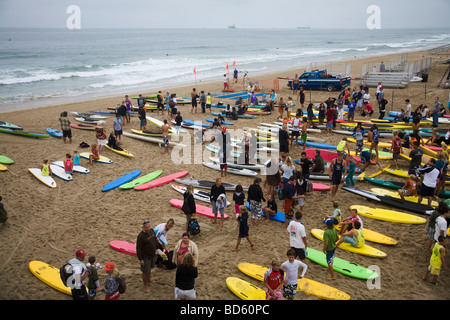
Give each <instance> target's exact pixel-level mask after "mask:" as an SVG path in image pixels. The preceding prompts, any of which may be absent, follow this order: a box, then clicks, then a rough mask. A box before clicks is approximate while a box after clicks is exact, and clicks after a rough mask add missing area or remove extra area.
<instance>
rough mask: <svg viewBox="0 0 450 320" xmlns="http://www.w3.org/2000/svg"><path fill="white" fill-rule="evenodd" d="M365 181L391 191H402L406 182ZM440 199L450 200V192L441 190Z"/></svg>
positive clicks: (373, 179) (369, 178)
mask: <svg viewBox="0 0 450 320" xmlns="http://www.w3.org/2000/svg"><path fill="white" fill-rule="evenodd" d="M364 179H365V180H367V181H369V182H372V183H373V184H376V185H379V186H383V187H385V188H389V189H393V190H398V189H401V188H403V186H404V185H405V183H404V182H400V181H393V180H383V179H376V178H371V177H364ZM439 197H440V198H450V191H448V190H441V193H440V194H439Z"/></svg>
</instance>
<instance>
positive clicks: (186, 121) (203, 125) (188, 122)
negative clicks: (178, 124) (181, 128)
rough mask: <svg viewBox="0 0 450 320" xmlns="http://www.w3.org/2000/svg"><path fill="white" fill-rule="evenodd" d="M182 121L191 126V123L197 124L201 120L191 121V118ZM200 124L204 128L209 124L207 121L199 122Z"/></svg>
mask: <svg viewBox="0 0 450 320" xmlns="http://www.w3.org/2000/svg"><path fill="white" fill-rule="evenodd" d="M183 123H185V124H188V125H191V126H193V125H198V124H199V123H201V122H200V121H193V120H183ZM201 125H202V127H204V128H209V124H207V123H201Z"/></svg>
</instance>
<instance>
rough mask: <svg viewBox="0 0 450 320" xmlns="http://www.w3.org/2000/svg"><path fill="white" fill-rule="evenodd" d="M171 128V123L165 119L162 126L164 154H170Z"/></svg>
mask: <svg viewBox="0 0 450 320" xmlns="http://www.w3.org/2000/svg"><path fill="white" fill-rule="evenodd" d="M169 129H170V125H169V124H168V123H167V120H166V119H165V120H164V124H163V125H162V127H161V133H162V139H163V142H164V154H169Z"/></svg>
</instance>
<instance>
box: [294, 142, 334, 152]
mask: <svg viewBox="0 0 450 320" xmlns="http://www.w3.org/2000/svg"><path fill="white" fill-rule="evenodd" d="M298 144H299V145H303V143H302V142H301V141H298ZM306 146H307V147H313V148H319V149H332V150H336V149H337V146H334V145H332V144H325V143H317V142H311V141H306Z"/></svg>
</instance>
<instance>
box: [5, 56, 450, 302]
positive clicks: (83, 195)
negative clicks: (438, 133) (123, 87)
mask: <svg viewBox="0 0 450 320" xmlns="http://www.w3.org/2000/svg"><path fill="white" fill-rule="evenodd" d="M396 56H398V54H397V55H391V56H382V57H380V56H379V57H367V58H361V59H355V60H352V61H351V62H352V70H353V75H352V76H353V77H354V78H359V77H360V72H361V66H362V65H363V64H364V63H367V62H370V63H373V64H374V65H377V66H378V65H379V63H380V61H385V62H386V61H388V60H390V59H392V58H394V57H396ZM424 57H425V58H426V57H432V58H433V64H432V68H431V71H430V72H429V77H428V82H426V83H423V82H416V83H410V84H409V85H408V86H407V88H405V89H389V88H388V89H385V92H386V98H387V99H388V101H389V104H388V107H387V111H390V110H400V108H401V107H403V106H404V100H405V99H407V98H409V99H410V100H411V103H412V105H413V109H415V108H416V107H417V106H419V105H420V104H427V105H428V107H429V108H431V107H432V105H433V103H434V97H436V96H439V97H440V101H441V102H442V103H443V104H444V106H447V102H448V94H449V92H450V91H449V90H448V89H443V88H442V87H439V88H438V87H437V85H438V83H439V81H440V80H441V77H442V75H443V73H444V71H445V70H446V68H447V65H445V64H442V60H443V59H445V58H448V55H428V53H427V52H426V51H421V52H411V53H409V54H408V60H409V61H417V60H421V59H423V58H424ZM302 71H303V70H287V71H283V72H276V73H271V74H264V75H257V76H254V75H249V79H248V80H250V81H259V82H260V83H261V84H263V86H264V88H263V89H264V91H266V92H267V91H270V90H271V89H272V87H273V80H274V79H275V78H276V77H278V76H280V77H284V76H293V75H294V74H295V73H299V74H300V73H301V72H302ZM231 77H232V75H231V74H230V78H231ZM194 86H195V87H196V89H197V91H198V92H200V91H201V90H204V91H205V92H211V93H221V90H222V79H221V78H220V79H217V81H211V82H207V83H205V82H198V83H196V84H189V85H186V86H182V87H176V88H166V87H165V88H158V89H156V90H153V89H152V90H149V91H146V92H144V91H142V92H130V93H129V94H128V95H129V96H130V97H133V96H135V95H138V94H139V93H142V94H143V95H147V94H153V93H156V92H157V91H158V90H161V91H162V92H166V91H167V90H168V91H170V92H171V93H174V92H175V93H176V94H177V96H182V97H190V92H191V90H192V88H193V87H194ZM234 86H235V89H236V91H241V89H242V79H240V80H239V83H238V84H237V85H234ZM356 86H359V81H358V80H354V81H352V85H351V87H352V88H353V87H356ZM279 87H280V90H279V92H278V97H283V98H285V99H287V97H288V96H290V95H291V94H292V91H291V90H289V89H288V87H287V86H286V81H285V80H279ZM371 90H372V93H373V95H374V93H375V89H371ZM338 94H339V92H337V91H335V92H332V93H328V92H326V91H323V92H321V91H312V92H311V94H309V92H308V94H307V98H306V102H307V103H309V102H310V99H311V102H312V103H318V102H323V101H325V100H327V98H328V97H335V98H337V96H338ZM122 100H123V96H113V97H106V98H101V99H95V100H88V101H79V102H73V103H68V104H64V105H51V106H45V107H39V108H32V109H27V110H20V111H17V112H14V111H8V112H4V113H1V114H0V120H2V121H6V122H9V123H13V124H17V125H20V126H22V127H23V128H24V131H27V132H39V133H45V130H46V128H49V127H50V128H55V129H57V130H60V124H59V120H58V119H59V115H60V113H61V112H62V111H68V112H70V111H77V112H89V111H106V108H107V107H110V106H116V105H117V103H120V102H121V101H122ZM220 100H222V101H223V102H224V103H234V100H227V99H220ZM216 102H217V99H214V98H213V103H216ZM294 102H296V103H298V101H296V100H294ZM199 109H200V108H199ZM178 110H179V111H181V114H182V116H183V118H184V119H192V120H203V122H205V121H204V120H205V119H206V118H209V117H211V116H210V115H209V114H208V113H207V114H201V113H199V112H200V110H199V111H198V113H197V114H195V115H192V114H190V105H188V104H186V105H184V106H181V107H179V109H178ZM375 110H377V108H375ZM213 111H217V110H214V109H213ZM148 115H149V116H153V117H156V118H158V119H160V120H163V119H165V118H167V115H166V114H164V116H162V115H161V114H160V115H156V114H155V113H150V112H149V113H148ZM277 116H278V113H277V111H276V110H275V111H274V112H272V114H271V115H264V116H257V117H256V118H255V119H248V120H247V119H239V120H237V121H235V124H234V126H233V129H236V128H255V127H256V126H258V125H259V123H261V122H273V121H275V120H276V119H277ZM377 116H378V115H377V111H375V114H374V117H377ZM69 117H70V119H71V121H72V123H77V121H76V120H75V116H73V115H70V114H69ZM357 119H362V118H361V117H360V116H357ZM112 120H113V117H112V116H108V119H106V122H107V125H106V129H107V132H110V131H111V130H112ZM440 127H442V125H440ZM130 129H139V122H138V119H137V117H136V116H134V117H131V123H130V124H126V125H125V127H124V131H128V132H129V131H130ZM148 129H149V130H153V131H156V130H158V128H156V127H155V126H152V125H150V124H149V125H148ZM324 131H325V130H322V133H321V134H310V136H312V137H320V138H323V139H326V140H327V142H326V143H329V144H337V142H338V141H339V140H340V139H341V138H342V136H341V135H338V134H332V135H326V133H325V132H324ZM72 134H73V143H72V144H64V143H63V141H62V139H58V138H55V137H50V138H48V139H34V138H29V137H21V136H14V135H10V134H3V133H1V134H0V154H4V155H6V156H8V157H10V158H12V159H13V160H14V161H15V163H14V164H12V165H8V170H7V171H4V172H0V181H1V183H0V195H1V196H2V197H3V201H2V202H3V204H4V206H5V209H6V210H7V212H8V217H9V219H8V223H9V226H7V227H5V226H0V237H1V239H2V244H3V245H2V246H1V247H0V256H1V257H2V259H0V261H1V262H0V267H1V269H2V270H3V272H2V273H1V274H0V287H1V290H0V299H2V300H70V299H71V297H70V296H68V295H65V294H63V293H60V292H58V291H56V290H54V289H52V288H51V287H49V286H47V285H46V284H45V283H43V282H41V281H39V280H38V279H37V278H36V277H35V276H34V275H33V274H32V273H31V272H30V271H29V270H28V263H29V262H30V261H32V260H40V261H43V262H46V263H49V264H50V265H53V266H56V267H60V266H61V265H62V264H64V263H65V262H66V261H67V260H68V259H70V258H73V257H74V254H75V251H76V250H78V249H84V250H85V252H86V253H87V255H88V256H91V255H94V256H96V258H97V261H98V262H99V263H100V264H101V265H102V266H105V264H106V263H107V262H110V261H112V262H114V264H115V265H116V267H117V269H118V270H119V271H120V272H121V273H122V274H124V275H126V276H127V284H128V287H127V291H126V293H124V294H123V295H122V297H121V298H122V299H123V300H173V299H174V287H175V270H165V269H162V268H155V269H153V270H152V278H153V279H154V280H156V282H155V283H154V284H152V285H151V292H150V293H146V292H144V289H143V284H142V279H141V271H140V269H139V263H138V260H137V258H136V257H133V256H131V255H127V254H124V253H121V252H118V251H115V250H113V249H111V248H110V247H109V242H110V241H112V240H124V241H131V242H135V241H136V237H137V235H138V233H139V232H140V231H141V226H142V221H143V220H150V221H151V225H152V226H156V225H158V224H160V223H163V222H166V221H167V220H168V219H169V218H173V219H174V220H175V226H174V228H173V229H172V230H171V231H170V232H169V234H168V248H169V249H173V247H174V246H175V244H176V242H177V241H178V240H179V239H180V238H181V235H182V233H183V232H184V230H185V226H184V223H185V215H184V214H183V213H182V211H181V210H179V209H177V208H175V207H173V206H171V205H170V204H169V200H170V199H173V198H175V199H182V195H181V194H180V193H178V192H176V191H174V190H173V189H172V187H171V184H166V185H163V186H160V187H157V188H153V189H150V190H145V191H135V190H119V189H115V190H111V191H108V192H102V190H101V189H102V187H103V186H104V185H105V184H107V183H109V182H110V181H112V180H114V179H116V178H118V177H120V176H122V175H124V174H126V173H128V172H130V171H133V170H141V171H142V175H143V174H146V173H149V172H152V171H155V170H159V169H161V170H163V175H168V174H171V173H174V172H178V171H182V170H188V171H189V174H188V176H187V177H194V178H195V179H203V180H211V181H212V180H215V179H216V178H217V177H219V176H220V172H218V171H214V170H212V169H209V168H206V167H205V166H203V165H201V164H195V165H190V164H181V165H174V164H173V162H172V160H171V157H170V155H164V154H163V148H161V147H160V146H158V144H154V143H149V142H146V141H141V140H136V139H132V138H129V137H123V147H124V148H125V149H126V150H128V151H129V152H131V153H132V154H134V155H135V158H127V157H123V156H121V155H119V154H116V153H113V152H111V151H109V150H105V151H104V155H105V156H107V157H108V158H110V159H112V160H113V161H114V163H113V164H100V163H94V164H93V165H92V166H89V164H88V161H87V160H84V159H82V162H81V165H82V166H85V167H88V168H89V169H90V170H91V173H89V174H77V173H75V174H74V179H73V181H71V182H66V181H63V180H61V179H58V178H55V181H56V182H57V184H58V185H57V187H56V188H55V189H50V188H48V187H47V186H45V185H44V184H42V183H40V182H39V181H38V180H37V179H36V178H34V177H33V176H32V175H31V174H30V173H29V172H28V170H27V169H28V168H32V167H40V165H41V163H42V160H43V159H49V161H57V160H63V159H64V157H65V154H66V153H68V152H69V153H73V151H74V150H78V151H79V152H83V151H85V149H82V148H80V147H79V144H80V143H81V142H83V141H84V142H87V143H88V144H93V143H96V140H95V134H94V132H92V131H89V130H79V129H72ZM387 140H388V139H387V138H383V139H382V141H387ZM300 153H301V148H300V147H297V148H291V152H290V155H291V157H292V159H294V160H297V159H299V158H300ZM391 162H392V161H391V160H381V165H382V166H383V167H386V166H387V165H388V164H389V163H391ZM399 166H400V168H403V169H406V168H407V167H408V162H407V161H406V160H404V159H400V160H399ZM376 171H377V169H376V168H375V167H371V168H369V169H368V175H369V174H372V173H375V172H376ZM379 177H380V178H382V179H391V180H399V181H402V180H401V178H396V177H394V176H391V175H388V174H387V173H383V174H382V175H380V176H379ZM252 180H253V179H252V178H250V177H244V176H238V175H232V174H229V176H228V177H226V178H223V180H222V181H224V182H229V183H235V184H238V183H240V184H242V185H250V184H251V183H252ZM316 182H320V183H324V184H330V182H329V181H325V182H323V181H316ZM356 187H357V188H360V189H363V190H369V189H370V188H372V187H373V185H370V184H368V182H356ZM227 197H228V199H229V201H232V192H227ZM337 201H338V202H339V204H340V208H341V210H342V212H343V215H344V217H346V216H348V215H349V214H350V211H349V206H350V205H353V204H359V205H369V206H373V207H375V206H377V207H383V208H387V209H389V208H388V207H386V206H383V205H378V204H375V203H370V202H367V201H366V200H365V199H364V198H362V197H356V196H354V195H352V194H350V193H348V192H345V191H343V190H339V191H338V194H337ZM197 204H199V205H206V206H209V205H208V204H205V203H202V202H200V201H198V200H197ZM282 205H283V204H282V201H279V200H278V208H279V209H280V208H282ZM391 209H393V208H391ZM332 211H333V206H332V201H331V194H330V192H327V193H321V192H319V191H313V192H311V193H309V194H308V195H307V198H306V202H305V207H304V211H303V219H302V221H303V224H304V226H305V228H306V233H307V241H308V247H311V248H315V249H319V250H320V249H321V248H322V242H321V241H320V240H318V239H316V238H315V237H314V236H313V235H312V234H311V229H313V228H322V227H323V223H322V221H323V219H322V218H323V216H324V215H326V214H331V213H332ZM226 213H227V214H229V215H230V216H231V217H230V218H229V219H228V220H227V221H225V222H224V226H223V228H220V226H219V224H212V223H211V222H212V219H209V218H206V217H201V216H199V217H198V218H199V222H200V227H201V235H200V236H195V237H193V238H191V239H192V241H194V242H195V243H196V244H197V246H198V248H199V265H198V272H199V276H198V278H197V280H196V283H195V287H196V290H197V297H198V299H199V300H237V299H238V298H237V297H236V296H235V295H234V294H233V293H232V292H231V291H230V290H229V289H228V288H227V285H226V283H225V280H226V278H227V277H229V276H234V277H239V278H241V279H244V280H246V281H248V282H250V283H252V284H254V285H257V286H259V287H260V288H263V284H262V283H261V282H258V281H257V280H255V279H252V278H250V277H248V276H246V275H244V274H243V273H242V272H240V271H239V269H238V267H237V265H238V263H240V262H250V263H256V264H260V265H263V266H267V267H269V266H270V262H271V259H272V257H279V258H280V259H281V260H282V261H285V260H287V258H286V251H287V249H289V236H288V234H287V232H286V230H285V228H284V225H283V224H282V223H279V222H276V221H269V222H265V221H264V222H262V226H260V227H256V226H254V227H251V228H250V237H251V238H252V240H253V242H254V244H255V247H256V250H254V251H252V250H250V247H249V245H248V244H247V242H246V241H245V240H243V241H242V242H241V246H240V249H239V251H238V252H232V251H231V249H232V248H233V247H234V246H235V244H236V240H237V237H238V228H237V223H236V221H235V220H234V218H233V217H234V206H230V207H228V208H227V209H226ZM362 219H363V221H364V227H365V228H367V229H371V230H374V231H377V232H380V233H382V234H385V235H387V236H390V237H392V238H394V239H396V240H398V244H397V245H395V246H388V245H382V244H376V243H370V245H372V246H374V247H376V248H378V249H380V250H382V251H384V252H385V253H387V257H386V258H385V259H377V258H371V257H366V256H362V255H358V254H355V253H351V252H348V251H344V250H341V249H338V250H337V257H340V258H343V259H346V260H349V261H352V262H354V263H356V264H359V265H362V266H364V267H369V266H374V265H375V266H377V267H378V268H379V270H380V272H381V278H380V285H381V287H380V288H379V289H369V288H368V286H367V283H366V281H364V280H359V279H355V278H351V277H347V276H345V275H342V274H339V273H336V277H337V279H336V280H334V281H330V280H327V278H328V271H327V269H325V268H324V267H322V266H320V265H318V264H315V263H314V262H312V261H309V260H307V261H306V262H307V264H308V267H309V269H308V274H307V276H306V277H307V278H309V279H312V280H316V281H318V282H321V283H324V284H327V285H330V286H333V287H335V288H338V289H340V290H342V291H344V292H346V293H347V294H349V295H350V296H351V299H352V300H448V299H449V298H450V293H449V290H448V287H449V286H450V277H449V273H448V271H443V272H442V273H441V276H440V277H439V280H438V284H439V285H438V286H433V285H432V284H431V282H430V281H429V280H428V281H423V280H422V276H423V274H424V272H425V270H426V268H427V267H428V263H429V257H430V254H429V252H427V251H426V233H425V225H408V224H400V223H391V222H385V221H379V220H374V219H370V218H364V217H362ZM448 248H449V246H448V245H447V249H448ZM446 262H447V265H449V264H450V259H449V256H448V255H447V257H446ZM99 275H100V283H101V284H102V285H103V283H104V280H105V279H106V274H105V272H104V271H102V270H100V271H99ZM429 279H431V278H429ZM97 299H98V300H103V299H104V294H103V293H99V294H98V297H97ZM295 299H296V300H318V298H317V297H315V296H311V295H306V294H305V293H302V292H299V293H298V294H297V296H296V298H295Z"/></svg>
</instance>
